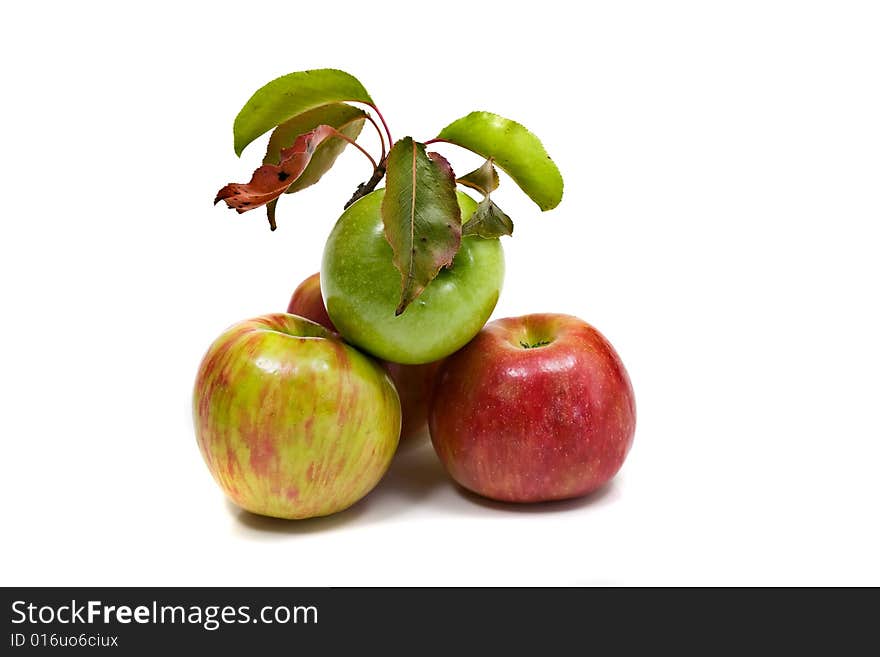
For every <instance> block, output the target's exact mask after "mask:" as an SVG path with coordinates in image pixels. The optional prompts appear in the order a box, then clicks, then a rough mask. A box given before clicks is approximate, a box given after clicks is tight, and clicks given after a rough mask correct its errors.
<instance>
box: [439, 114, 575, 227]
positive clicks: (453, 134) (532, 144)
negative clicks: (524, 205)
mask: <svg viewBox="0 0 880 657" xmlns="http://www.w3.org/2000/svg"><path fill="white" fill-rule="evenodd" d="M437 138H438V139H443V140H445V141H448V142H451V143H453V144H457V145H459V146H461V147H463V148H466V149H468V150H469V151H473V152H474V153H478V154H479V155H482V156H483V157H486V158H493V159H494V160H495V163H496V164H497V165H498V166H499V167H500V168H501V170H502V171H505V172H506V173H507V174H508V175H509V176H510V177H511V178H513V180H514V182H516V184H517V185H519V186H520V188H521V189H522V190H523V191H524V192H525V193H526V194H528V196H529V198H531V199H532V200H533V201H534V202H535V203H537V204H538V207H539V208H541V209H542V210H552V209H553V208H555V207H556V206H557V205H559V202H560V201H561V200H562V186H563V183H562V175H561V174H560V173H559V169H557V168H556V165H555V164H554V163H553V160H551V159H550V156H549V155H547V151H546V150H544V146H543V145H542V144H541V142H540V140H539V139H538V138H537V137H536V136H535V135H534V134H532V133H531V132H529V131H528V130H527V129H526V128H525V127H524V126H523V125H521V124H519V123H517V122H516V121H511V120H510V119H505V118H504V117H502V116H498V115H497V114H492V113H491V112H471V113H470V114H468V115H467V116H465V117H463V118H460V119H458V120H457V121H453V122H452V123H450V124H449V125H448V126H446V127H445V128H443V130H441V131H440V134H439V135H438V136H437Z"/></svg>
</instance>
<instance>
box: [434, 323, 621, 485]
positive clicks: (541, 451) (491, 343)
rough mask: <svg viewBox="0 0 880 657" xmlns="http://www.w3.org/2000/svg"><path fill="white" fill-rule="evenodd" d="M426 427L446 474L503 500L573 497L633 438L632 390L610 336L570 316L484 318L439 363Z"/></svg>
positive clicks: (604, 474)
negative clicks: (471, 334) (462, 344)
mask: <svg viewBox="0 0 880 657" xmlns="http://www.w3.org/2000/svg"><path fill="white" fill-rule="evenodd" d="M429 426H430V430H431V440H432V442H433V443H434V448H435V450H436V451H437V454H438V455H439V457H440V460H441V461H442V462H443V464H444V466H445V467H446V469H447V471H448V472H449V474H450V475H451V476H452V478H453V479H455V481H457V482H458V483H459V484H461V485H462V486H464V487H465V488H467V489H469V490H471V491H473V492H475V493H478V494H480V495H483V496H485V497H489V498H492V499H495V500H501V501H506V502H543V501H549V500H561V499H566V498H571V497H579V496H581V495H585V494H587V493H590V492H592V491H594V490H596V489H597V488H599V487H601V486H602V485H603V484H605V483H607V482H608V481H609V480H610V479H611V478H612V477H613V476H614V475H615V474H616V473H617V471H618V470H619V469H620V466H621V465H622V464H623V460H624V459H625V458H626V455H627V452H628V451H629V448H630V446H631V445H632V440H633V434H634V433H635V426H636V409H635V398H634V396H633V390H632V385H631V384H630V380H629V376H628V375H627V373H626V370H625V369H624V367H623V363H622V362H621V360H620V357H619V356H618V355H617V353H616V352H615V351H614V348H613V347H612V346H611V344H610V343H609V342H608V341H607V340H606V339H605V338H604V337H603V336H602V335H601V334H600V333H599V332H598V331H597V330H596V329H594V328H593V327H592V326H590V325H589V324H587V323H586V322H584V321H583V320H580V319H578V318H576V317H572V316H570V315H558V314H537V315H526V316H524V317H512V318H507V319H499V320H497V321H494V322H491V323H489V324H487V325H486V326H485V327H484V328H483V330H482V331H480V333H479V334H478V335H477V336H476V337H475V338H474V339H473V340H472V341H471V342H470V343H468V344H467V345H466V346H465V347H464V348H463V349H461V350H460V351H458V352H457V353H455V354H453V355H452V356H450V357H449V358H447V359H446V363H445V364H444V366H443V367H442V368H441V370H440V372H439V374H438V378H437V385H436V388H435V390H434V399H433V404H432V407H431V412H430V417H429Z"/></svg>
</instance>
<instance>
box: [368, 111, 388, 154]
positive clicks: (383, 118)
mask: <svg viewBox="0 0 880 657" xmlns="http://www.w3.org/2000/svg"><path fill="white" fill-rule="evenodd" d="M370 107H372V108H373V110H374V111H375V112H376V116H378V117H379V120H380V121H381V122H382V127H384V128H385V134H386V135H388V148H389V150H390V149H391V147H392V146H393V145H394V139H392V138H391V131H390V130H389V129H388V124H387V123H386V122H385V117H384V116H382V112H380V111H379V108H378V107H376V106H375V105H373V104H370Z"/></svg>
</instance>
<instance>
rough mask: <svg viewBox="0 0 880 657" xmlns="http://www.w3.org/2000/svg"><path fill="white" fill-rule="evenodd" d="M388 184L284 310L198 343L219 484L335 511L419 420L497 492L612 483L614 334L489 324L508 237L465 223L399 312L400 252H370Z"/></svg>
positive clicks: (460, 472) (515, 495) (622, 447)
mask: <svg viewBox="0 0 880 657" xmlns="http://www.w3.org/2000/svg"><path fill="white" fill-rule="evenodd" d="M381 193H382V190H377V191H376V192H373V193H372V194H370V195H368V196H366V197H365V198H363V199H361V200H360V201H358V202H357V203H355V204H354V205H352V206H351V207H350V208H349V209H348V210H347V211H346V212H345V213H344V214H343V216H342V217H341V218H340V220H339V222H338V223H337V225H336V227H335V228H334V230H333V233H331V235H330V239H329V240H328V242H327V246H326V248H325V252H324V263H323V271H324V275H325V277H324V278H323V279H322V278H321V276H320V275H319V274H314V275H313V276H310V277H309V278H307V279H306V280H305V281H303V282H302V283H301V284H300V285H299V286H298V287H297V288H296V290H295V292H294V293H293V296H292V297H291V299H290V303H289V306H288V308H287V313H276V314H270V315H264V316H262V317H258V318H256V319H252V320H248V321H245V322H241V323H239V324H236V325H235V326H233V327H231V328H230V329H228V330H227V331H226V332H224V333H223V334H222V335H221V336H220V337H219V338H218V339H217V340H216V341H215V342H214V343H213V344H212V345H211V347H210V349H209V350H208V352H207V354H206V355H205V357H204V359H203V361H202V363H201V366H200V368H199V372H198V376H197V379H196V384H195V392H194V399H193V411H194V418H195V428H196V436H197V438H198V444H199V447H200V449H201V452H202V455H203V456H204V459H205V462H206V463H207V465H208V468H209V469H210V471H211V474H212V475H213V476H214V478H215V479H216V481H217V483H218V484H219V485H220V487H221V488H222V489H223V491H224V492H225V493H226V495H227V496H228V497H229V498H230V499H231V500H232V501H233V502H234V503H235V504H237V505H238V506H240V507H242V508H244V509H246V510H248V511H251V512H253V513H258V514H262V515H267V516H274V517H278V518H310V517H315V516H323V515H328V514H331V513H336V512H339V511H342V510H344V509H346V508H348V507H349V506H351V505H352V504H354V503H355V502H357V501H358V500H360V499H361V498H363V497H364V496H365V495H366V494H367V493H369V492H370V490H372V489H373V488H374V487H375V486H376V485H377V484H378V483H379V482H380V480H381V479H382V476H383V475H384V474H385V472H386V471H387V470H388V467H389V466H390V464H391V461H392V459H393V457H394V454H395V451H396V450H397V447H398V442H399V441H400V440H417V439H419V437H420V436H421V435H423V430H424V427H425V424H426V423H427V425H428V427H429V430H430V436H431V441H432V443H433V445H434V448H435V450H436V452H437V455H438V456H439V458H440V461H441V462H442V463H443V465H444V466H445V468H446V470H447V472H448V473H449V475H450V476H451V477H452V479H454V480H455V481H456V482H458V484H460V485H461V486H463V487H465V488H467V489H469V490H471V491H473V492H475V493H478V494H480V495H483V496H486V497H488V498H491V499H495V500H501V501H508V502H542V501H549V500H559V499H566V498H571V497H578V496H581V495H585V494H587V493H590V492H592V491H594V490H596V489H597V488H599V487H601V486H602V485H604V484H605V483H606V482H608V481H609V480H610V479H611V478H612V477H613V476H614V475H615V474H616V473H617V471H618V470H619V469H620V467H621V465H622V464H623V461H624V459H625V457H626V455H627V452H628V451H629V449H630V446H631V445H632V440H633V434H634V432H635V401H634V397H633V390H632V386H631V384H630V380H629V377H628V376H627V373H626V370H625V369H624V366H623V363H622V362H621V360H620V358H619V356H618V355H617V353H616V352H615V350H614V348H613V347H612V346H611V344H610V343H609V342H608V341H607V340H606V339H605V338H604V337H603V336H602V335H601V334H600V333H599V332H598V331H597V330H596V329H594V328H593V327H592V326H590V325H589V324H587V323H586V322H584V321H582V320H580V319H578V318H576V317H572V316H569V315H561V314H535V315H527V316H524V317H515V318H507V319H499V320H496V321H493V322H490V323H489V324H487V325H485V326H483V324H484V322H485V321H486V319H487V317H488V315H489V314H491V312H492V310H493V309H494V306H495V300H497V298H498V294H499V292H500V285H501V280H502V278H503V256H502V253H501V250H500V247H499V246H498V245H499V242H498V241H497V240H492V241H486V240H479V239H478V238H475V239H474V240H473V241H472V243H469V242H470V241H469V240H468V239H467V238H466V240H465V242H468V243H466V244H465V245H464V246H463V248H462V251H461V252H460V253H459V254H458V256H457V257H456V261H455V266H454V267H452V268H451V269H449V270H447V271H444V272H441V274H440V275H439V276H438V277H437V279H435V281H433V282H432V283H431V285H429V286H428V288H427V289H426V290H425V293H424V294H423V295H422V297H420V302H417V303H416V304H414V305H413V306H411V307H410V309H408V310H407V312H406V313H405V314H404V315H401V316H400V317H395V316H394V313H393V307H394V305H395V304H396V295H397V293H398V285H399V283H398V279H397V278H396V276H395V272H394V270H393V267H392V265H391V262H390V258H388V257H375V258H371V257H370V256H369V254H370V251H371V248H372V249H374V250H376V251H377V252H382V251H383V247H384V249H388V248H389V247H388V245H387V243H385V242H384V240H383V238H382V236H381V231H377V230H376V229H375V228H376V226H375V224H377V223H378V222H379V221H381V220H380V219H379V218H378V213H377V210H376V208H375V207H374V205H375V202H376V201H377V199H373V198H371V197H374V196H381ZM474 251H479V252H478V253H475V252H474ZM355 254H358V255H357V256H355ZM382 255H385V256H387V254H382ZM370 269H372V270H373V271H367V270H370ZM383 273H384V274H385V275H384V276H383ZM383 280H387V282H386V284H385V285H383V283H382V281H383ZM322 287H323V293H322ZM325 301H326V305H325ZM328 310H329V312H328ZM474 326H476V329H473V328H472V329H471V330H472V331H474V332H476V335H475V336H474V337H473V338H472V339H471V336H468V335H466V331H467V330H468V327H474ZM462 327H464V328H462ZM481 327H482V328H481ZM463 331H464V332H465V336H464V338H462V337H461V333H462V332H463ZM462 342H463V343H464V345H463V346H461V345H460V343H462ZM459 347H460V348H459ZM371 354H372V355H371Z"/></svg>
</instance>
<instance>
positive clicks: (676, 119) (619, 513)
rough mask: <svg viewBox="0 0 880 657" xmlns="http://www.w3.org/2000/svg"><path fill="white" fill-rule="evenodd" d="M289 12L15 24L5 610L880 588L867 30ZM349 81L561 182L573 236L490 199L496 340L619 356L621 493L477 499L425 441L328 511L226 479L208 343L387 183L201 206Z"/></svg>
mask: <svg viewBox="0 0 880 657" xmlns="http://www.w3.org/2000/svg"><path fill="white" fill-rule="evenodd" d="M298 6H299V3H296V2H285V3H279V4H277V5H268V4H260V3H257V2H248V3H242V2H236V3H219V2H217V3H212V4H205V3H193V4H190V3H182V2H177V3H173V4H171V3H169V4H167V5H162V4H161V3H160V4H156V3H151V4H144V5H139V6H137V7H133V6H131V4H130V3H107V4H104V5H100V4H96V3H88V2H87V3H60V2H59V3H49V4H48V5H46V4H44V3H39V4H34V3H17V4H13V5H9V6H8V7H6V8H5V9H4V19H3V23H4V29H3V32H4V37H3V39H2V41H0V61H2V62H3V63H2V67H3V91H4V93H3V95H4V98H5V100H4V101H3V104H2V110H0V112H2V118H3V120H2V127H3V137H2V160H0V167H2V183H3V192H2V195H0V196H2V206H3V213H2V214H3V218H2V221H3V233H2V235H3V236H2V240H0V274H2V277H0V280H2V297H3V304H2V310H0V314H2V326H0V332H2V342H0V344H2V369H0V406H2V424H0V435H2V458H0V494H2V495H0V499H2V504H3V508H2V519H3V535H4V539H3V559H2V560H0V581H2V583H3V584H6V585H12V584H20V585H50V584H92V585H136V584H149V585H165V584H168V585H344V584H348V585H360V584H405V585H419V584H443V585H446V584H474V585H483V584H502V585H507V584H529V585H530V584H578V585H582V584H697V585H702V584H773V585H775V584H874V585H878V584H880V565H878V559H877V555H878V553H880V530H878V522H877V518H878V501H880V484H878V480H880V477H878V466H880V442H878V441H880V430H878V429H880V422H878V418H877V413H878V403H880V394H878V393H880V384H878V380H880V379H878V366H880V350H878V346H877V344H878V342H877V337H878V334H880V317H878V290H877V288H878V281H880V271H878V270H880V266H878V258H877V251H878V219H880V186H878V182H880V39H878V34H880V16H878V9H877V8H876V4H873V3H870V2H864V3H856V2H824V3H822V2H768V1H762V2H742V1H741V2H724V3H717V2H716V3H707V2H667V3H655V2H641V3H639V2H607V3H572V2H563V3H553V2H547V1H545V2H541V3H537V4H536V3H533V2H529V3H522V4H517V3H512V2H461V3H456V2H444V3H441V4H437V3H433V4H431V3H428V4H421V3H416V2H408V3H402V4H401V5H400V6H399V7H392V6H391V5H390V4H388V3H386V4H382V3H372V4H364V3H351V4H346V3H340V2H334V3H328V4H326V6H321V5H320V4H319V5H314V4H309V5H308V6H307V7H304V8H302V9H298V8H297V7H298ZM330 66H332V67H338V68H343V69H345V70H348V71H349V72H351V73H353V74H355V75H356V76H358V77H359V78H360V79H361V81H362V82H363V83H364V85H365V86H366V87H367V89H368V90H369V91H370V93H371V94H372V96H373V97H374V98H375V99H376V101H377V102H378V104H379V106H380V107H381V109H382V110H383V113H384V114H385V116H386V118H387V119H388V120H389V123H390V124H391V129H392V132H393V133H394V134H395V136H397V137H401V136H404V135H406V134H412V135H413V136H414V137H416V138H417V139H422V140H424V139H427V138H430V137H432V136H434V135H435V134H436V132H437V131H438V130H439V129H440V128H441V127H443V126H444V125H446V124H447V123H448V122H450V121H452V120H453V119H455V118H458V117H459V116H462V115H464V114H466V113H467V112H469V111H471V110H473V109H487V110H491V111H495V112H497V113H500V114H503V115H506V116H509V117H511V118H514V119H517V120H519V121H520V122H522V123H524V124H525V125H526V126H528V127H530V128H531V129H532V130H533V131H534V132H536V133H537V134H538V135H539V136H540V137H541V139H542V140H543V142H544V144H545V145H546V147H547V149H548V151H549V152H550V153H551V155H552V156H553V158H554V159H555V161H556V162H557V163H558V165H559V167H560V169H561V170H562V172H563V175H564V177H565V181H566V188H565V197H564V200H563V202H562V204H561V205H560V207H559V208H558V209H556V210H555V211H553V212H549V213H546V214H541V213H540V212H538V210H537V208H536V207H535V206H534V205H533V204H531V202H530V201H529V200H528V199H527V198H526V197H525V196H524V195H523V194H522V193H521V192H520V191H519V190H518V189H517V188H516V187H515V186H514V185H513V184H512V183H511V182H510V181H506V184H504V183H503V185H502V188H501V190H500V191H499V192H498V194H497V195H496V198H497V200H498V202H499V204H500V205H501V206H502V207H503V208H504V209H505V210H507V212H508V213H509V214H510V215H511V216H513V218H514V220H515V222H516V235H515V237H514V238H513V239H508V240H506V241H505V249H506V255H507V264H508V273H507V278H506V282H505V289H504V292H503V295H502V298H501V301H500V303H499V304H498V308H497V309H496V312H495V317H503V316H510V315H517V314H524V313H529V312H567V313H572V314H576V315H579V316H581V317H583V318H584V319H586V320H587V321H589V322H591V323H593V324H594V325H595V326H597V327H598V328H599V329H600V330H601V331H603V332H604V333H605V335H606V336H608V338H609V339H610V340H611V341H612V342H613V343H614V345H615V346H616V347H617V349H618V351H619V352H620V354H621V356H622V358H623V360H624V362H625V363H626V365H627V367H628V369H629V372H630V375H631V377H632V381H633V384H634V387H635V391H636V396H637V402H638V412H639V418H638V428H637V432H636V438H635V443H634V446H633V449H632V451H631V453H630V456H629V459H628V461H627V462H626V464H625V466H624V468H623V470H622V471H621V473H620V475H619V476H618V477H617V478H616V480H615V481H614V483H613V485H611V486H610V487H609V488H607V489H606V490H605V491H603V492H602V493H600V494H598V495H595V496H593V497H592V498H588V499H587V500H585V501H581V502H568V503H562V504H557V505H550V506H542V507H508V506H501V505H495V504H491V503H488V502H479V501H477V500H476V499H474V498H473V497H469V496H465V495H463V494H462V493H460V492H458V490H457V489H456V488H455V487H453V486H452V485H451V484H450V483H449V481H448V480H447V479H446V477H445V475H444V473H443V471H442V470H441V468H440V466H439V463H438V461H437V460H436V458H435V457H434V454H433V452H432V450H431V447H430V444H429V443H428V442H427V440H426V439H425V440H423V441H422V442H421V444H420V445H411V446H409V447H408V448H403V450H402V452H401V453H400V454H399V457H398V459H397V461H396V462H395V464H394V465H393V467H392V470H391V472H390V473H389V474H388V476H387V478H386V479H385V480H384V481H383V482H382V483H381V484H380V486H379V487H378V488H377V489H376V490H375V491H374V492H373V493H372V494H371V495H370V496H369V497H368V498H367V499H366V500H364V501H363V502H362V503H360V504H358V505H356V506H355V507H354V508H352V509H351V510H349V511H347V512H345V513H342V514H339V515H337V516H334V517H330V518H326V519H318V520H312V521H304V522H289V523H285V522H282V521H274V520H264V519H261V518H258V517H254V516H249V515H246V514H242V513H241V512H238V511H237V510H236V509H235V508H233V507H232V506H230V505H229V504H228V503H227V502H226V501H225V500H224V498H223V497H222V494H221V493H220V491H219V489H218V488H217V487H216V486H215V484H214V483H213V481H212V479H211V477H210V476H209V474H208V471H207V469H206V468H205V466H204V464H203V463H202V460H201V456H200V455H199V452H198V449H197V447H196V443H195V439H194V436H193V430H192V421H191V415H190V395H191V387H192V383H193V378H194V375H195V371H196V368H197V366H198V363H199V360H200V358H201V356H202V354H203V352H204V350H205V349H206V348H207V346H208V344H209V343H210V342H211V341H212V340H213V339H214V338H215V337H216V336H217V335H218V334H219V333H220V332H221V330H222V329H224V328H225V327H226V326H227V325H229V324H231V323H233V322H235V321H238V320H241V319H245V318H248V317H252V316H255V315H258V314H262V313H265V312H270V311H278V310H283V309H284V307H285V306H286V303H287V300H288V297H289V295H290V292H291V291H292V290H293V288H294V287H295V286H296V284H297V283H298V282H299V281H300V280H301V279H302V278H304V277H305V276H306V275H308V274H311V273H312V272H313V271H316V270H317V268H318V266H319V260H320V253H321V249H322V247H323V241H324V238H325V237H326V235H327V233H328V232H329V230H330V228H331V226H332V224H333V221H334V220H335V218H336V217H337V216H338V214H339V211H340V208H341V205H342V203H343V202H344V201H345V199H347V198H348V196H349V194H350V193H351V192H352V190H353V189H354V187H355V185H356V184H357V183H358V182H360V181H361V180H363V179H365V178H366V177H367V176H368V175H369V167H368V165H367V163H366V161H365V160H364V159H363V158H362V157H361V156H359V155H358V154H357V153H355V152H353V151H351V152H346V153H345V154H344V155H343V157H342V158H340V161H339V163H338V166H337V168H335V169H334V170H333V171H332V172H331V173H330V174H329V175H328V176H327V177H326V178H325V180H324V181H322V183H321V184H320V185H318V186H317V187H314V188H312V189H309V190H307V191H305V192H303V193H300V194H298V195H296V196H289V197H286V198H284V199H282V201H283V202H282V203H281V204H280V206H279V229H278V231H277V232H275V233H270V232H269V230H268V228H267V225H266V222H265V219H264V216H263V214H262V213H261V212H255V213H252V214H245V215H241V216H239V215H237V214H235V213H234V212H232V211H230V210H226V209H224V208H222V207H220V206H218V207H212V205H211V202H212V200H213V197H214V194H215V192H216V191H217V189H218V188H219V187H220V186H222V185H223V184H225V183H227V182H230V181H238V180H247V179H248V177H249V175H250V172H251V170H252V169H253V168H254V167H255V166H256V165H257V164H258V163H259V160H260V158H261V156H262V148H263V147H264V144H265V139H263V140H261V141H259V142H257V143H256V144H254V145H252V146H251V147H250V148H249V149H248V150H247V151H246V152H245V154H244V156H243V157H242V159H241V160H239V159H238V158H236V157H235V155H234V153H233V149H232V120H233V118H234V117H235V115H236V113H237V112H238V110H239V108H240V107H241V105H242V104H243V103H244V102H245V101H246V100H247V98H248V97H249V96H250V94H251V93H252V92H253V91H254V90H255V89H257V88H258V87H259V86H261V85H262V84H264V83H265V82H267V81H269V80H270V79H272V78H274V77H276V76H278V75H282V74H284V73H288V72H291V71H295V70H303V69H308V68H318V67H330ZM364 135H365V136H364V140H363V143H364V145H365V146H367V147H368V148H374V146H375V141H374V138H373V137H372V135H370V133H369V131H368V130H366V129H365V131H364ZM444 152H445V153H446V154H447V155H449V156H450V157H451V158H452V160H453V165H454V166H456V168H457V169H458V170H459V171H461V172H464V171H465V170H467V169H468V167H470V166H471V165H474V164H477V163H478V160H477V159H476V158H474V157H468V156H464V155H462V152H461V151H457V150H453V149H452V147H448V148H446V149H445V150H444Z"/></svg>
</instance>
